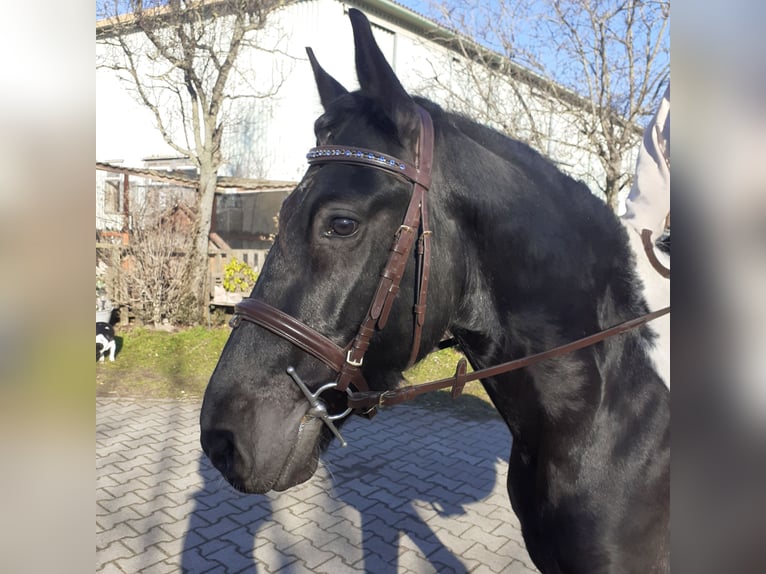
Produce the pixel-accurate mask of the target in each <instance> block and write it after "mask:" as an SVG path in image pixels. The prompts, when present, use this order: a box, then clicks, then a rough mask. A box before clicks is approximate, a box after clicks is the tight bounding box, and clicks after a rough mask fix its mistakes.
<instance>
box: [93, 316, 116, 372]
mask: <svg viewBox="0 0 766 574" xmlns="http://www.w3.org/2000/svg"><path fill="white" fill-rule="evenodd" d="M116 350H117V343H116V342H115V340H114V327H112V326H111V325H110V324H109V323H96V360H97V361H98V362H100V363H103V362H104V357H106V354H107V353H109V360H110V361H114V352H115V351H116Z"/></svg>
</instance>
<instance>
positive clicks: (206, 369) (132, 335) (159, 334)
mask: <svg viewBox="0 0 766 574" xmlns="http://www.w3.org/2000/svg"><path fill="white" fill-rule="evenodd" d="M229 332H230V329H229V328H228V327H220V328H216V329H207V328H204V327H193V328H191V329H184V330H182V331H177V332H167V331H155V330H153V329H147V328H140V327H139V328H129V329H126V330H120V332H119V334H118V335H117V360H116V361H115V362H114V363H110V362H109V360H108V359H107V361H106V362H104V363H97V364H96V394H97V395H98V396H130V397H138V398H184V397H191V398H201V397H202V394H203V393H204V391H205V386H206V385H207V382H208V379H209V378H210V375H211V374H212V372H213V369H214V368H215V365H216V363H217V362H218V357H219V355H220V354H221V350H222V349H223V346H224V344H225V343H226V339H227V338H228V336H229Z"/></svg>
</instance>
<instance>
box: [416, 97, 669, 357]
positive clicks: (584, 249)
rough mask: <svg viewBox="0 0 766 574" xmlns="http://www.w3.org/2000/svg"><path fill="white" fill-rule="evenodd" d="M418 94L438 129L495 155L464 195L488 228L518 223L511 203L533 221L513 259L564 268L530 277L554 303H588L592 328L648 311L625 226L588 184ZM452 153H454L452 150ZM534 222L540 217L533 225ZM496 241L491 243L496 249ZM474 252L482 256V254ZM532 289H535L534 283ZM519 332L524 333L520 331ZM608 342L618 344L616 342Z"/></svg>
mask: <svg viewBox="0 0 766 574" xmlns="http://www.w3.org/2000/svg"><path fill="white" fill-rule="evenodd" d="M415 100H416V102H417V103H418V104H419V105H421V106H422V107H424V108H425V109H426V110H427V111H428V112H429V113H430V114H431V116H432V118H433V121H434V125H435V127H436V129H437V130H438V129H442V130H444V131H449V130H451V131H453V132H459V134H460V135H462V136H463V137H465V138H468V140H470V142H472V143H473V144H476V145H477V146H479V147H480V148H481V149H483V150H486V151H489V152H490V153H491V154H492V156H494V157H493V158H492V159H491V160H490V161H491V162H492V163H491V166H490V169H494V173H492V174H491V175H485V174H483V173H482V172H483V171H486V166H483V168H479V169H477V170H476V171H474V172H472V174H471V177H470V178H471V179H473V180H474V181H476V185H475V188H472V189H470V190H468V191H467V192H464V193H465V194H466V196H468V194H470V197H466V205H471V206H472V207H475V206H477V205H478V206H479V207H478V208H477V210H478V211H477V213H476V214H475V215H474V216H473V217H475V218H476V221H477V224H478V225H483V226H484V228H487V229H491V228H501V227H503V226H505V227H506V228H507V227H508V226H509V225H518V224H511V223H509V219H510V218H509V217H508V205H509V203H512V204H513V205H514V209H516V210H521V211H522V212H523V213H524V214H523V215H522V216H520V217H515V218H512V219H514V220H516V221H518V222H522V223H521V225H527V226H528V229H527V230H526V234H524V240H525V241H527V244H525V245H524V248H523V249H518V250H517V251H518V252H519V253H520V254H521V253H523V254H524V255H523V256H522V255H518V256H515V255H510V256H508V257H509V260H511V261H513V262H514V263H515V262H516V259H514V257H525V258H526V260H527V261H526V262H525V263H526V264H527V265H528V266H527V268H528V269H529V268H533V269H538V270H545V272H546V273H551V272H553V273H557V274H558V275H557V276H556V277H552V276H549V277H543V276H540V277H538V278H536V279H529V280H530V281H535V280H537V281H540V283H539V285H538V287H537V289H538V291H539V292H541V293H545V292H547V293H548V294H549V296H550V299H551V300H552V303H551V304H553V305H560V306H561V309H564V308H565V307H566V306H568V305H572V304H574V305H575V306H577V305H582V306H585V307H590V308H591V309H592V310H593V311H592V312H587V311H585V310H584V308H578V309H577V310H576V311H574V313H585V314H586V315H590V316H591V317H592V319H591V321H593V322H594V323H593V324H592V328H594V329H600V328H605V327H609V326H612V325H614V324H617V323H619V322H622V321H625V320H627V319H631V318H634V317H637V316H639V315H641V314H643V313H646V312H647V311H648V307H647V305H646V302H645V300H644V298H643V295H642V290H643V289H642V284H641V280H640V279H639V277H638V274H637V272H636V271H635V257H634V255H633V252H632V251H631V249H630V247H629V240H628V236H627V232H626V230H625V228H624V227H623V226H622V225H621V224H620V222H619V220H618V218H617V216H616V215H615V214H614V212H613V211H612V210H611V209H610V208H609V207H608V206H607V205H606V203H605V202H604V201H602V200H601V199H599V198H598V197H596V196H595V195H594V194H593V193H592V192H591V191H590V189H589V188H588V186H587V185H586V184H585V183H583V182H582V181H579V180H575V179H574V178H572V177H570V176H569V175H567V174H565V173H564V172H563V171H561V170H560V169H559V168H558V167H557V166H556V165H555V164H554V163H553V162H552V161H551V160H550V159H548V158H546V157H545V156H543V155H542V154H541V153H539V152H538V151H536V150H535V149H533V148H532V147H531V146H529V145H527V144H525V143H523V142H521V141H519V140H516V139H513V138H511V137H508V136H506V135H504V134H502V133H500V132H498V131H497V130H494V129H492V128H489V127H487V126H485V125H482V124H479V123H477V122H475V121H473V120H471V119H470V118H467V117H465V116H463V115H461V114H457V113H454V112H449V111H445V110H444V109H443V108H441V107H440V106H439V105H438V104H435V103H433V102H431V101H430V100H427V99H424V98H419V97H418V98H415ZM445 139H446V138H445ZM453 139H454V138H453ZM450 153H454V149H452V150H450ZM469 153H470V152H469ZM473 163H475V162H466V163H465V164H464V165H470V164H473ZM482 178H484V179H482ZM493 178H494V179H495V180H498V181H500V182H501V183H500V184H499V185H498V184H497V183H495V186H496V188H494V189H487V188H489V187H490V181H491V180H492V179H493ZM480 190H481V191H480ZM477 196H479V197H477ZM533 221H534V222H536V223H530V222H533ZM497 239H498V238H497V237H495V238H494V240H495V241H496V240H497ZM491 241H492V240H490V242H488V245H487V247H488V248H490V249H491V248H492V243H491ZM573 246H574V247H573ZM572 253H577V257H572V255H571V254H572ZM471 256H472V257H474V258H480V257H481V254H480V253H473V254H472V255H471ZM535 258H536V259H535ZM521 266H522V265H519V266H518V268H521ZM541 273H542V271H541ZM475 275H476V274H471V276H470V277H468V278H467V281H469V282H471V281H476V277H475ZM556 283H559V284H558V285H557V284H556ZM477 287H478V288H477ZM486 287H487V286H486V285H482V286H474V288H473V289H471V291H473V292H479V291H480V290H482V289H486ZM556 290H559V291H560V297H556V296H555V295H551V293H553V292H554V291H556ZM577 290H580V291H581V293H584V294H589V297H583V298H582V299H580V300H579V302H578V303H570V302H569V301H570V299H569V294H571V293H573V292H575V291H577ZM529 292H530V293H531V292H534V288H530V291H529ZM556 299H558V300H556ZM472 304H473V305H474V306H475V307H476V308H475V309H474V310H473V313H474V314H475V315H476V316H477V322H478V320H479V319H478V317H479V316H483V317H487V316H488V314H487V311H486V310H482V309H481V308H480V306H478V305H477V301H476V300H474V301H473V303H472ZM564 313H565V314H567V313H569V311H564ZM571 322H572V324H579V325H580V326H586V325H588V324H589V321H588V320H587V319H584V317H583V316H580V317H578V318H577V319H575V318H574V317H572V321H571ZM484 327H485V329H487V331H486V332H485V334H486V335H487V337H488V338H489V339H493V338H496V337H501V338H502V336H503V332H504V331H503V329H502V328H501V326H500V325H486V324H485V325H484ZM640 333H641V337H642V338H644V340H646V341H647V342H649V341H651V340H652V339H653V338H654V336H653V333H652V331H651V330H650V329H649V328H647V327H644V328H642V329H641V330H640ZM516 336H522V337H523V335H521V334H516ZM607 346H608V347H612V345H611V344H609V345H607ZM615 351H616V352H619V351H618V350H617V349H615Z"/></svg>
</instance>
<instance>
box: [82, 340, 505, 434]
mask: <svg viewBox="0 0 766 574" xmlns="http://www.w3.org/2000/svg"><path fill="white" fill-rule="evenodd" d="M230 332H231V329H229V328H228V327H218V328H214V329H207V328H204V327H193V328H190V329H183V330H180V331H176V332H167V331H157V330H153V329H148V328H143V327H129V328H127V329H120V330H119V332H118V335H117V359H116V361H115V362H113V363H111V362H109V360H108V359H107V360H106V361H105V362H104V363H97V364H96V395H97V396H122V397H135V398H176V399H178V398H191V399H201V398H202V395H203V393H204V391H205V386H206V385H207V382H208V380H209V379H210V375H211V374H212V373H213V369H215V365H216V363H217V362H218V357H219V356H220V354H221V351H222V350H223V346H224V344H225V343H226V340H227V338H228V336H229V333H230ZM460 357H461V355H460V354H459V353H458V352H457V351H455V350H453V349H445V350H443V351H438V352H436V353H433V354H431V355H430V356H429V357H428V358H427V359H425V360H424V361H421V362H420V363H419V364H417V365H415V366H414V367H412V368H411V369H409V370H408V371H406V372H405V373H404V375H405V379H406V383H405V384H417V383H424V382H427V381H433V380H437V379H443V378H446V377H450V376H452V375H453V374H454V372H455V365H456V364H457V362H458V360H459V359H460ZM411 404H415V405H419V406H421V407H425V408H430V409H443V410H448V411H450V413H451V414H454V415H458V416H461V417H466V418H471V419H485V418H491V417H496V416H497V413H496V411H495V410H494V408H493V407H492V406H491V404H490V402H489V398H488V397H487V394H486V392H485V391H484V388H483V387H482V386H481V385H480V384H479V383H478V382H473V383H468V384H467V385H466V387H465V389H464V391H463V395H462V396H461V397H459V398H458V399H457V400H454V401H453V400H452V398H451V397H450V395H449V389H447V390H444V391H437V392H434V393H428V394H425V395H421V396H420V397H418V398H417V399H415V400H414V401H413V402H412V403H411Z"/></svg>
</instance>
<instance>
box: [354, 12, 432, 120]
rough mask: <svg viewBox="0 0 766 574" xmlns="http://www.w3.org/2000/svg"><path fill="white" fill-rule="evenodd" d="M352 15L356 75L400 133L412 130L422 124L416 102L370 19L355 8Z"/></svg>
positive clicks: (364, 89)
mask: <svg viewBox="0 0 766 574" xmlns="http://www.w3.org/2000/svg"><path fill="white" fill-rule="evenodd" d="M348 16H349V18H350V19H351V26H352V28H353V30H354V49H355V51H356V75H357V78H358V79H359V87H360V88H361V91H362V92H363V93H365V94H367V95H369V96H372V97H373V98H375V99H376V100H377V101H378V102H379V103H380V104H381V105H382V106H383V109H384V110H385V112H386V114H387V115H388V117H389V118H390V119H391V120H393V122H394V124H395V125H396V126H397V128H398V129H399V131H400V135H404V134H407V133H410V132H412V131H413V130H414V129H415V128H416V127H417V126H418V125H419V124H418V116H417V112H416V111H415V103H414V102H413V100H412V98H410V96H409V95H408V94H407V92H406V91H405V89H404V88H403V87H402V84H401V83H400V82H399V78H397V77H396V74H395V73H394V70H393V69H392V68H391V66H390V65H389V63H388V61H386V57H385V56H384V55H383V52H381V50H380V47H379V46H378V43H377V42H376V41H375V37H374V36H373V35H372V27H371V26H370V21H369V20H368V19H367V16H365V15H364V14H363V13H362V12H360V11H359V10H357V9H355V8H350V9H349V11H348Z"/></svg>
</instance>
